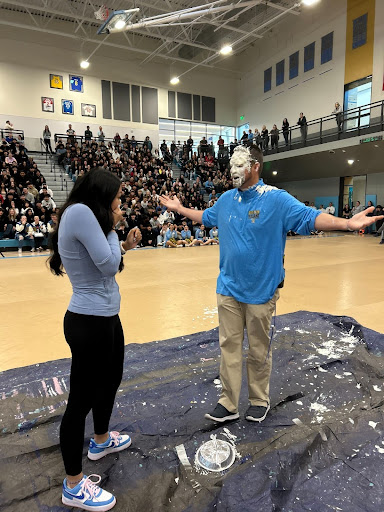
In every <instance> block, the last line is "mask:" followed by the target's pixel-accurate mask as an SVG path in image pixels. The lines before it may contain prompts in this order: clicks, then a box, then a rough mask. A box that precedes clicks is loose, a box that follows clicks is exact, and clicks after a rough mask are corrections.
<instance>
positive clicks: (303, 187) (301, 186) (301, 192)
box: [276, 178, 340, 206]
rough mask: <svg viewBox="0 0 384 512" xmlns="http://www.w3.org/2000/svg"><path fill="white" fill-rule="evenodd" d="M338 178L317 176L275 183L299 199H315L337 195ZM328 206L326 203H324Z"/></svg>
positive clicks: (310, 200)
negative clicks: (310, 178) (312, 178)
mask: <svg viewBox="0 0 384 512" xmlns="http://www.w3.org/2000/svg"><path fill="white" fill-rule="evenodd" d="M339 183H340V178H319V179H315V180H303V181H284V182H283V181H282V182H279V183H276V186H277V187H278V188H282V189H284V190H286V191H287V192H289V193H290V194H291V195H293V196H295V197H297V199H298V200H299V201H309V202H310V203H311V202H312V201H315V198H316V197H325V196H338V195H339ZM326 206H328V205H326Z"/></svg>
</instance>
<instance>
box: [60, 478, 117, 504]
mask: <svg viewBox="0 0 384 512" xmlns="http://www.w3.org/2000/svg"><path fill="white" fill-rule="evenodd" d="M91 477H96V478H97V479H98V480H96V481H93V480H91ZM100 480H101V477H100V476H99V475H90V476H85V475H84V476H83V478H82V480H81V481H80V483H79V484H77V485H76V487H73V489H70V488H69V487H67V479H65V480H64V482H63V493H62V496H61V501H62V502H63V503H64V505H68V506H69V507H77V508H82V509H83V510H97V511H98V512H105V511H106V510H110V509H111V508H113V507H114V506H115V505H116V498H115V497H114V496H113V494H111V493H110V492H107V491H104V489H102V488H101V487H99V486H98V485H97V484H98V483H100Z"/></svg>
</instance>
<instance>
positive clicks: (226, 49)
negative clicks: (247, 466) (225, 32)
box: [220, 44, 232, 55]
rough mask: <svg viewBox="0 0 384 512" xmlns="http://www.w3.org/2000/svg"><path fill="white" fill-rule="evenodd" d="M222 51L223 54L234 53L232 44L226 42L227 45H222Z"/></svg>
mask: <svg viewBox="0 0 384 512" xmlns="http://www.w3.org/2000/svg"><path fill="white" fill-rule="evenodd" d="M220 53H221V55H229V54H230V53H232V46H231V45H229V44H226V45H225V46H223V47H222V49H221V50H220Z"/></svg>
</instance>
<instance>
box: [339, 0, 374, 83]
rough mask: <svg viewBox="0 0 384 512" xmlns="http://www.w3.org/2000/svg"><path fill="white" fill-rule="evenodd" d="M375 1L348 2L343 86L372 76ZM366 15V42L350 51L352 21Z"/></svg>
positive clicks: (354, 0)
mask: <svg viewBox="0 0 384 512" xmlns="http://www.w3.org/2000/svg"><path fill="white" fill-rule="evenodd" d="M375 1H376V0H348V4H347V5H348V6H347V45H346V51H345V78H344V83H345V84H349V83H350V82H354V81H355V80H359V79H360V78H364V77H366V76H369V75H372V72H373V43H374V34H375V31H374V28H375ZM380 1H383V0H380ZM366 13H368V22H367V42H366V44H365V45H363V46H360V47H359V48H356V49H352V40H353V20H354V19H356V18H358V17H359V16H362V15H363V14H366Z"/></svg>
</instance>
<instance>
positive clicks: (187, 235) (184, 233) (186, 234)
mask: <svg viewBox="0 0 384 512" xmlns="http://www.w3.org/2000/svg"><path fill="white" fill-rule="evenodd" d="M181 238H182V239H183V240H185V239H186V238H191V232H190V231H189V230H188V231H185V230H184V229H183V231H182V232H181Z"/></svg>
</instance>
